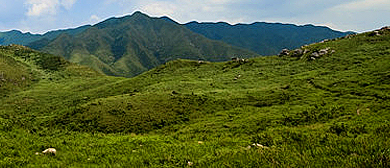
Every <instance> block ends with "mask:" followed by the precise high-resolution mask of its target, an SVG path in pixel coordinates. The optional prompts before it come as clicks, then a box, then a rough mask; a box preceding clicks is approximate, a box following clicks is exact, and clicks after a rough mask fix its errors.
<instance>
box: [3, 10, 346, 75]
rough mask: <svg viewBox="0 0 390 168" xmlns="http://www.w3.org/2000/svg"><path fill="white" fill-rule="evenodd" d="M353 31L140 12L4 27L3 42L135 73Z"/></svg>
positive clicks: (96, 66) (291, 45)
mask: <svg viewBox="0 0 390 168" xmlns="http://www.w3.org/2000/svg"><path fill="white" fill-rule="evenodd" d="M350 33H351V32H338V31H334V30H331V29H329V28H327V27H319V26H313V25H305V26H296V25H291V24H278V23H253V24H248V25H246V24H237V25H229V24H227V23H197V22H190V23H187V24H179V23H177V22H175V21H173V20H172V19H170V18H168V17H161V18H152V17H149V16H147V15H145V14H143V13H141V12H135V13H134V14H132V15H129V16H125V17H121V18H110V19H107V20H105V21H103V22H101V23H98V24H96V25H93V26H91V25H86V26H81V27H78V28H75V29H66V30H57V31H51V32H48V33H45V34H42V35H37V34H31V33H22V32H20V31H15V30H13V31H9V32H0V45H8V44H20V45H25V46H28V47H31V48H33V49H36V50H40V51H43V52H48V53H51V54H55V55H60V56H63V57H64V58H66V59H68V60H70V61H71V62H75V63H79V64H82V65H87V66H89V67H91V68H93V69H95V70H97V71H99V72H102V73H105V74H108V75H114V76H126V77H130V76H134V75H137V74H140V73H142V72H144V71H146V70H149V69H151V68H154V67H156V66H158V65H160V64H163V63H165V62H167V61H169V60H174V59H178V58H183V59H195V60H197V59H202V60H207V61H226V60H229V59H230V58H231V57H256V56H260V55H273V54H276V53H277V52H279V51H280V50H281V49H283V48H290V49H292V48H296V47H299V46H301V45H304V44H309V43H313V42H318V41H321V40H323V39H331V38H336V37H341V36H345V35H347V34H350ZM259 54H260V55H259Z"/></svg>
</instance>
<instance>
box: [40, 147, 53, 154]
mask: <svg viewBox="0 0 390 168" xmlns="http://www.w3.org/2000/svg"><path fill="white" fill-rule="evenodd" d="M42 153H43V154H51V155H56V154H57V150H56V149H54V148H47V149H46V150H44V151H42Z"/></svg>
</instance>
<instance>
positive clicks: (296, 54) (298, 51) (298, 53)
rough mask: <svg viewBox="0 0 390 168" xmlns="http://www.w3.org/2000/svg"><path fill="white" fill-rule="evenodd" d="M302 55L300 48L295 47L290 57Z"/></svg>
mask: <svg viewBox="0 0 390 168" xmlns="http://www.w3.org/2000/svg"><path fill="white" fill-rule="evenodd" d="M302 55H303V50H302V49H295V50H294V51H293V53H292V55H291V57H301V56H302Z"/></svg>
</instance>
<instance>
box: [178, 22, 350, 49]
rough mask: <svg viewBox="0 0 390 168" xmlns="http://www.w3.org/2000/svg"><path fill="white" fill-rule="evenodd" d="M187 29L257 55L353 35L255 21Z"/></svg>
mask: <svg viewBox="0 0 390 168" xmlns="http://www.w3.org/2000/svg"><path fill="white" fill-rule="evenodd" d="M184 26H186V27H187V28H188V29H190V30H192V31H194V32H196V33H199V34H202V35H204V36H205V37H207V38H210V39H214V40H220V41H223V42H226V43H228V44H230V45H233V46H237V47H242V48H246V49H249V50H252V51H255V52H256V53H258V54H260V55H276V54H278V53H279V52H280V51H281V50H282V49H294V48H297V47H299V46H303V45H306V44H311V43H315V42H320V41H322V40H324V39H334V38H338V37H343V36H346V35H348V34H353V32H340V31H335V30H332V29H330V28H328V27H323V26H313V25H304V26H297V25H293V24H281V23H265V22H255V23H252V24H236V25H230V24H228V23H224V22H219V23H198V22H189V23H187V24H184Z"/></svg>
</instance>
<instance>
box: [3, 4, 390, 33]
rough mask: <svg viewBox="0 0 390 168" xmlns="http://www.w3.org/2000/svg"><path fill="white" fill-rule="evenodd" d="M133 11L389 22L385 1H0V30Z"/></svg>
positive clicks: (373, 24)
mask: <svg viewBox="0 0 390 168" xmlns="http://www.w3.org/2000/svg"><path fill="white" fill-rule="evenodd" d="M134 11H141V12H143V13H146V14H148V15H150V16H168V17H170V18H172V19H173V20H176V21H178V22H179V23H186V22H190V21H199V22H205V21H209V22H210V21H211V22H217V21H225V22H228V23H231V24H235V23H252V22H257V21H260V22H262V21H265V22H281V23H294V24H299V25H303V24H314V25H325V26H329V27H331V28H333V29H336V30H342V31H348V30H352V31H358V32H362V31H368V30H374V29H377V28H381V27H383V26H387V25H390V19H388V18H389V16H390V0H0V31H6V30H11V29H17V30H21V31H23V32H26V31H30V32H33V33H44V32H47V31H49V30H53V29H64V28H70V27H78V26H81V25H85V24H95V23H97V22H99V21H103V20H104V19H107V18H109V17H113V16H123V15H128V14H132V13H133V12H134Z"/></svg>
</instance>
